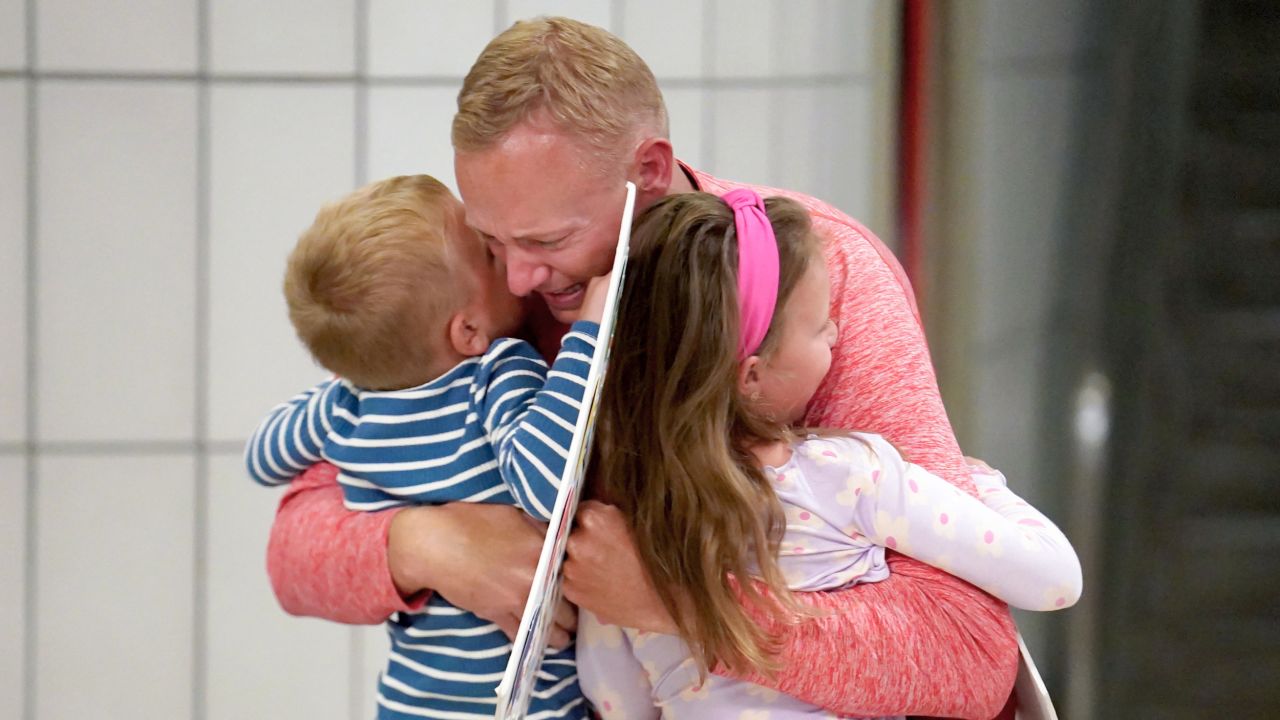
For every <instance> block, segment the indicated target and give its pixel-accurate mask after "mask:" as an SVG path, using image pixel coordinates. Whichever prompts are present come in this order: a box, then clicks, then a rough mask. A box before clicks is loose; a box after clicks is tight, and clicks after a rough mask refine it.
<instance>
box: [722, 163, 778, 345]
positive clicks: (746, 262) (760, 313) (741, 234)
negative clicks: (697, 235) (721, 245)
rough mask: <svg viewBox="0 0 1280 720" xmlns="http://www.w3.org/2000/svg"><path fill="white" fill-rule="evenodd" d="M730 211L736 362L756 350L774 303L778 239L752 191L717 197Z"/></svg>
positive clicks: (743, 190)
mask: <svg viewBox="0 0 1280 720" xmlns="http://www.w3.org/2000/svg"><path fill="white" fill-rule="evenodd" d="M721 199H722V200H724V202H725V204H726V205H728V206H729V207H730V208H731V209H732V210H733V226H734V228H735V229H736V230H737V233H738V312H739V313H740V315H741V320H740V322H739V323H738V325H739V328H738V359H739V360H745V359H746V358H748V357H750V356H751V355H753V354H754V353H755V352H756V351H757V350H759V349H760V343H762V342H764V336H765V335H766V334H767V333H768V332H769V325H770V324H771V323H772V322H773V311H774V308H775V306H776V305H777V303H778V240H777V238H775V237H774V235H773V225H771V224H770V223H769V216H768V215H766V214H765V212H764V201H763V200H761V199H760V196H759V195H757V194H756V193H755V191H753V190H749V189H747V188H739V189H737V190H733V191H730V192H728V193H725V195H724V196H722V197H721Z"/></svg>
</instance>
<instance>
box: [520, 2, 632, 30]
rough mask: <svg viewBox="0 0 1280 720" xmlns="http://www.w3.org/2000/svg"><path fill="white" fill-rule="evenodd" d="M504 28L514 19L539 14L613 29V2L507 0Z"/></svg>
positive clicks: (522, 18)
mask: <svg viewBox="0 0 1280 720" xmlns="http://www.w3.org/2000/svg"><path fill="white" fill-rule="evenodd" d="M506 5H507V15H506V18H505V19H504V22H503V23H502V26H501V27H502V29H504V30H505V29H506V28H507V27H508V26H510V25H511V23H513V22H515V21H516V20H524V19H527V18H533V17H538V16H540V15H563V16H565V17H571V18H574V19H576V20H581V21H582V22H585V23H590V24H592V25H595V26H597V27H602V28H604V29H606V30H612V29H613V3H609V2H599V0H507V3H506Z"/></svg>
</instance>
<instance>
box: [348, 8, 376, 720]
mask: <svg viewBox="0 0 1280 720" xmlns="http://www.w3.org/2000/svg"><path fill="white" fill-rule="evenodd" d="M354 5H355V18H354V24H355V27H354V33H355V78H354V80H355V82H354V87H353V90H354V95H355V97H354V117H353V118H352V129H353V132H354V134H355V137H354V144H353V146H352V159H353V166H352V173H353V175H354V181H355V183H354V185H355V187H359V186H361V185H363V184H364V183H365V182H367V180H368V175H369V137H368V134H369V133H368V129H369V81H368V78H369V0H355V3H354ZM361 631H362V628H361V627H360V626H351V627H349V628H348V631H347V632H348V635H347V684H348V688H347V711H348V712H349V713H350V717H351V720H361V718H362V717H366V716H367V714H366V712H365V711H364V706H365V693H366V688H367V686H368V682H369V681H368V679H367V678H365V676H364V656H365V652H364V635H363V633H362V632H361ZM370 699H373V695H372V694H371V695H370Z"/></svg>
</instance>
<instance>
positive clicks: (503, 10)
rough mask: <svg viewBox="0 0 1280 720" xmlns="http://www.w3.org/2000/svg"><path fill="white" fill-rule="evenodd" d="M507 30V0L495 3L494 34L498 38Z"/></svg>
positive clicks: (495, 1)
mask: <svg viewBox="0 0 1280 720" xmlns="http://www.w3.org/2000/svg"><path fill="white" fill-rule="evenodd" d="M506 29H507V0H494V2H493V34H494V35H495V36H496V35H498V34H500V33H501V32H502V31H503V30H506Z"/></svg>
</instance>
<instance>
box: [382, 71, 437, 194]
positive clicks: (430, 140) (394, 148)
mask: <svg viewBox="0 0 1280 720" xmlns="http://www.w3.org/2000/svg"><path fill="white" fill-rule="evenodd" d="M457 96H458V91H457V89H456V88H453V87H447V88H444V87H426V88H417V87H386V88H382V87H376V88H372V89H371V90H370V91H369V166H368V178H369V179H370V180H376V179H378V178H384V177H390V176H392V175H412V174H417V173H426V174H427V175H433V176H435V177H436V178H437V179H438V180H440V182H443V183H444V184H446V185H448V186H449V188H450V189H451V190H453V192H454V194H455V195H456V194H457V192H458V188H457V183H456V182H455V180H454V176H453V146H452V145H451V144H450V142H449V135H450V128H451V126H452V123H453V113H454V112H455V111H456V110H457Z"/></svg>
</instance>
